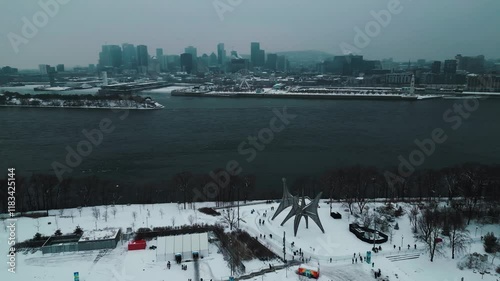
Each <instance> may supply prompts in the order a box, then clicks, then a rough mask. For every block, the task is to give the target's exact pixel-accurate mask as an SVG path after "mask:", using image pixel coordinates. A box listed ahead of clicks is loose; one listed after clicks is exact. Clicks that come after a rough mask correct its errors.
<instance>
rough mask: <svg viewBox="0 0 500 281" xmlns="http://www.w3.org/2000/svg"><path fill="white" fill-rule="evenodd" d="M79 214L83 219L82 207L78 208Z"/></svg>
mask: <svg viewBox="0 0 500 281" xmlns="http://www.w3.org/2000/svg"><path fill="white" fill-rule="evenodd" d="M77 209H78V213H79V214H80V218H81V217H82V207H78V208H77Z"/></svg>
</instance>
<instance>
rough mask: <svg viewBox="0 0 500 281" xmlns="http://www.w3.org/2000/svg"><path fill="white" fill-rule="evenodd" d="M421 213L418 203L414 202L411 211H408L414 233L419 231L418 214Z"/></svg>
mask: <svg viewBox="0 0 500 281" xmlns="http://www.w3.org/2000/svg"><path fill="white" fill-rule="evenodd" d="M419 214H420V209H419V208H418V205H416V204H413V205H412V206H411V209H410V212H409V213H408V218H409V219H410V225H411V230H412V231H413V233H417V232H418V215H419Z"/></svg>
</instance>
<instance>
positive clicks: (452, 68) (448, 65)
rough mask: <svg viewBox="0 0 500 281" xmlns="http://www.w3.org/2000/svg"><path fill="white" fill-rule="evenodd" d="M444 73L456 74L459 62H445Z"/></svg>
mask: <svg viewBox="0 0 500 281" xmlns="http://www.w3.org/2000/svg"><path fill="white" fill-rule="evenodd" d="M443 72H444V73H445V74H455V73H457V61H456V60H445V61H444V67H443Z"/></svg>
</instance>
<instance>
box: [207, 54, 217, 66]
mask: <svg viewBox="0 0 500 281" xmlns="http://www.w3.org/2000/svg"><path fill="white" fill-rule="evenodd" d="M208 65H209V66H214V65H217V55H216V54H215V53H214V52H212V53H211V54H210V59H209V63H208Z"/></svg>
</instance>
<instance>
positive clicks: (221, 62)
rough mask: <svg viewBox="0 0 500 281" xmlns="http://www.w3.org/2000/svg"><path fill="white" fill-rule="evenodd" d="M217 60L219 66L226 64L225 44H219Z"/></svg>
mask: <svg viewBox="0 0 500 281" xmlns="http://www.w3.org/2000/svg"><path fill="white" fill-rule="evenodd" d="M217 60H218V63H219V65H224V64H225V63H226V49H224V43H219V44H217Z"/></svg>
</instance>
